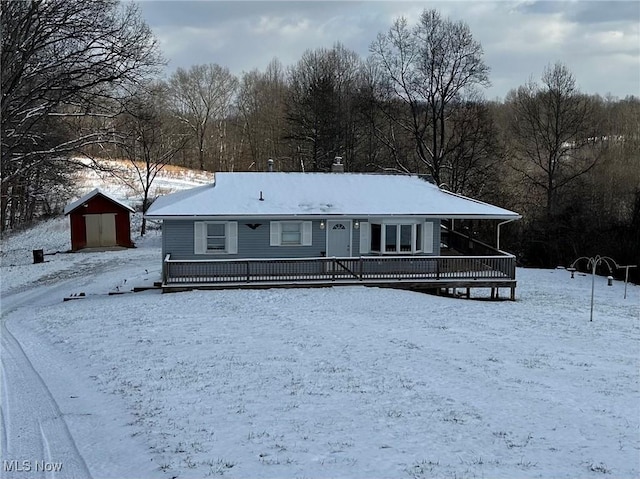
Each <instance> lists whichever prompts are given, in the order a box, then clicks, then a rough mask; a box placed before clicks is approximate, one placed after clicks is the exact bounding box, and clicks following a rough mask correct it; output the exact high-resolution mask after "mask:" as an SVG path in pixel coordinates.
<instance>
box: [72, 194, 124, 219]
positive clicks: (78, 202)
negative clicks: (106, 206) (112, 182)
mask: <svg viewBox="0 0 640 479" xmlns="http://www.w3.org/2000/svg"><path fill="white" fill-rule="evenodd" d="M97 195H101V196H104V197H105V198H106V199H108V200H109V201H111V202H113V203H115V204H117V205H119V206H122V207H123V208H126V209H128V210H129V211H131V212H132V213H135V210H134V209H133V208H132V207H131V206H129V205H127V204H125V203H123V202H122V201H120V200H117V199H116V198H114V197H113V196H111V195H110V194H108V193H105V192H104V191H102V190H101V189H100V188H96V189H94V190H92V191H90V192H89V193H87V194H86V195H84V196H83V197H82V198H79V199H77V200H76V201H74V202H73V203H69V204H68V205H67V206H65V208H64V214H65V215H68V214H69V213H71V212H72V211H73V210H75V209H76V208H78V207H80V206H81V205H82V204H83V203H86V202H87V201H89V200H90V199H91V198H93V197H94V196H97Z"/></svg>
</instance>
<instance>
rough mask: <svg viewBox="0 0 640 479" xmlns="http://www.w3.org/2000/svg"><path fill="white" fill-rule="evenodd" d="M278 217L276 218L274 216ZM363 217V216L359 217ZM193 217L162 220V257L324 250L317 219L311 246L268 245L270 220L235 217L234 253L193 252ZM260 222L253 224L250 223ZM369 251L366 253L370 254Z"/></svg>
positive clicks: (356, 248)
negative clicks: (236, 231)
mask: <svg viewBox="0 0 640 479" xmlns="http://www.w3.org/2000/svg"><path fill="white" fill-rule="evenodd" d="M274 221H277V218H274ZM361 221H363V220H361ZM427 221H432V222H433V223H434V227H433V235H434V241H433V253H432V255H439V254H440V221H439V220H427ZM194 223H195V221H194V220H164V221H163V225H162V257H163V258H164V257H166V255H167V254H171V259H175V260H202V259H244V258H318V257H321V256H325V254H326V240H327V231H326V229H321V228H320V220H313V222H312V229H311V234H312V244H311V246H270V224H269V223H270V221H269V220H264V219H261V220H242V221H238V250H237V254H204V255H203V254H194ZM256 224H259V225H260V226H258V227H256V228H255V229H254V228H251V227H249V225H252V226H255V225H256ZM351 233H352V234H351V241H352V243H351V245H352V248H351V251H353V252H354V256H359V255H360V254H359V252H360V231H359V230H357V229H355V228H353V225H352V230H351ZM372 255H374V254H370V255H367V256H372Z"/></svg>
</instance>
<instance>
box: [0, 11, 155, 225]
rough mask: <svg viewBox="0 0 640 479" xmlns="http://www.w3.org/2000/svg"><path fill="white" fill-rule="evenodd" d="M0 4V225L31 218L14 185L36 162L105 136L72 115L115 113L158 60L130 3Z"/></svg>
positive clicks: (149, 36)
mask: <svg viewBox="0 0 640 479" xmlns="http://www.w3.org/2000/svg"><path fill="white" fill-rule="evenodd" d="M0 8H1V14H0V19H1V21H2V54H1V57H2V58H1V76H2V84H1V89H2V204H1V207H0V213H1V214H2V219H1V221H0V228H1V229H4V228H5V227H6V226H7V224H8V223H12V222H14V221H18V222H20V221H28V220H30V219H31V218H30V217H29V215H28V214H27V212H28V211H29V209H30V208H31V206H30V202H31V199H30V198H29V197H28V192H25V191H24V190H23V189H22V188H20V187H19V185H21V184H24V183H25V182H29V179H30V178H34V177H36V173H35V172H36V170H37V169H38V168H39V167H40V166H41V165H43V164H45V163H49V164H51V163H52V162H53V163H55V162H56V161H60V159H64V158H65V157H66V156H67V155H69V154H71V153H74V152H78V151H80V150H81V149H82V148H83V147H86V146H87V145H91V144H94V143H96V142H99V141H104V140H106V133H105V130H103V129H96V128H91V129H90V130H88V131H85V130H78V129H77V128H76V127H77V126H78V125H79V124H80V123H78V122H77V121H76V120H77V119H78V118H87V117H102V118H107V117H113V116H114V115H116V114H117V113H118V112H119V111H120V100H121V99H122V98H123V97H126V96H127V95H128V93H127V91H128V90H130V89H131V88H132V87H133V86H134V85H136V84H137V83H138V82H139V81H140V80H141V79H142V78H143V77H144V76H146V75H148V74H150V73H153V72H154V71H155V69H156V68H157V67H158V66H159V65H160V64H161V58H160V56H159V53H158V50H157V47H156V43H155V40H154V38H153V36H152V34H151V31H150V30H149V28H148V27H147V25H146V24H145V23H144V22H143V21H142V20H141V18H140V16H139V14H138V11H137V9H136V7H135V5H133V4H129V5H127V6H124V7H122V6H121V5H120V4H119V2H118V1H116V0H95V1H91V2H86V1H82V0H48V1H43V0H29V1H2V3H1V5H0ZM14 186H16V188H15V191H14ZM25 194H27V196H24V195H25ZM16 205H22V206H20V207H17V206H16ZM20 210H21V211H22V213H19V211H20ZM9 214H18V215H20V217H19V218H17V219H16V218H8V215H9Z"/></svg>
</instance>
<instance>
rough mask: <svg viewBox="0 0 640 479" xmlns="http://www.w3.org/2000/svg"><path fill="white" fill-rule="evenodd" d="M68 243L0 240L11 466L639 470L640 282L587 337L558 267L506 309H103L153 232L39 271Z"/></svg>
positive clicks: (145, 276)
mask: <svg viewBox="0 0 640 479" xmlns="http://www.w3.org/2000/svg"><path fill="white" fill-rule="evenodd" d="M66 228H68V226H67V221H65V220H64V219H55V220H51V221H49V222H46V223H43V224H41V225H38V226H37V227H36V228H34V229H32V230H30V231H27V232H24V233H21V234H18V235H14V236H11V237H9V238H8V239H7V240H6V241H5V242H4V244H3V261H2V321H3V338H2V340H3V343H2V344H3V352H2V354H3V375H4V381H5V382H4V387H3V389H4V391H3V398H4V399H3V405H2V407H3V409H2V417H3V424H4V426H3V427H4V430H5V431H7V433H6V438H4V439H3V444H2V446H3V448H2V449H3V451H4V452H3V454H4V457H6V458H10V459H12V458H13V456H12V454H13V455H15V457H16V458H17V459H22V458H23V456H24V457H27V458H34V460H35V459H36V458H38V457H41V455H42V454H44V453H43V452H42V451H41V449H40V448H41V444H42V440H41V439H40V437H41V436H42V437H45V438H46V441H47V444H53V446H51V448H50V449H51V450H50V453H49V454H50V457H51V460H52V461H56V460H59V461H63V462H64V463H65V464H67V466H66V467H67V468H66V469H64V468H63V469H62V474H61V475H60V474H59V475H57V476H56V477H88V476H87V474H89V475H90V476H92V477H94V478H106V477H114V478H115V477H131V478H133V477H136V478H156V477H157V478H171V477H180V478H202V477H213V476H217V475H225V476H228V477H255V478H260V477H264V478H266V477H283V478H296V477H349V478H377V477H394V478H402V477H407V478H451V477H459V478H462V477H464V478H472V477H494V478H499V477H505V478H513V477H517V478H527V477H554V478H562V477H565V478H575V477H594V478H596V477H615V478H633V477H638V476H639V475H640V384H639V383H640V378H639V376H638V368H639V366H640V360H639V356H640V287H638V286H634V285H629V286H628V292H627V298H626V299H623V294H624V284H623V283H621V282H618V281H615V282H614V284H613V286H611V287H609V286H607V285H606V279H605V278H602V277H597V278H596V294H595V296H596V301H595V314H594V321H593V322H589V295H590V291H591V289H590V288H591V278H590V277H588V276H586V275H583V274H577V275H576V277H575V279H571V278H570V274H569V273H568V272H566V271H565V270H529V269H519V270H518V273H517V274H518V280H519V285H518V300H517V301H516V302H510V301H503V302H488V301H473V300H464V299H452V298H442V297H435V296H430V295H425V294H420V293H412V292H407V291H397V290H385V289H375V288H364V287H343V288H321V289H287V290H242V291H217V292H213V291H209V292H188V293H175V294H166V295H162V294H160V293H159V292H157V291H148V292H144V293H136V294H133V293H129V294H123V295H111V296H110V295H108V293H109V292H126V291H130V289H131V287H132V286H135V285H140V284H149V283H150V282H153V281H155V280H157V279H159V277H160V261H161V258H160V248H159V246H158V241H157V240H158V237H157V236H153V235H151V237H149V238H147V239H145V240H144V241H140V240H139V239H138V240H139V241H138V248H136V249H130V250H125V251H115V252H103V253H75V254H69V253H58V254H55V255H49V256H47V257H46V259H47V262H46V263H44V264H37V265H34V264H31V253H30V250H31V249H32V248H34V247H35V246H36V245H37V246H38V247H40V248H44V249H45V251H50V252H53V251H58V250H59V251H63V250H65V242H66V241H68V230H67V229H66ZM79 293H84V294H85V296H84V299H80V300H76V301H68V302H63V301H62V299H63V297H65V296H68V295H70V294H79ZM5 326H6V328H5ZM21 351H23V352H21ZM21 354H22V355H23V356H24V357H25V359H20V358H21V357H22V356H21ZM7 359H10V360H7ZM25 371H27V372H28V373H29V374H27V373H25ZM51 411H54V412H53V413H52V412H51ZM56 411H57V412H56ZM43 414H46V417H43ZM52 414H53V416H55V418H54V419H51V417H52ZM52 421H53V422H52ZM31 424H33V427H32V429H30V427H31ZM42 424H49V425H50V426H48V428H45V429H41V425H42ZM52 424H53V426H52ZM54 426H55V427H54ZM41 430H42V431H43V432H41ZM65 431H67V432H65ZM95 431H100V434H99V435H96V433H95ZM16 434H18V436H16ZM56 447H57V448H58V449H56ZM17 451H20V454H21V456H20V457H18V456H17V455H16V454H18V452H17ZM56 458H57V459H56ZM72 466H73V467H72ZM65 471H66V472H65ZM78 471H79V472H78ZM65 473H66V474H67V475H65ZM7 477H13V476H11V475H9V476H7Z"/></svg>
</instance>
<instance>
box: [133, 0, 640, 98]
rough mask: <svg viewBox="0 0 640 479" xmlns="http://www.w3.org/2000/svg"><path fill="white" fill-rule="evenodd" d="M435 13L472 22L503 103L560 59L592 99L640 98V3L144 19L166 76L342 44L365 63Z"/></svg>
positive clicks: (350, 8) (254, 4)
mask: <svg viewBox="0 0 640 479" xmlns="http://www.w3.org/2000/svg"><path fill="white" fill-rule="evenodd" d="M425 8H436V9H438V10H440V12H441V13H442V14H443V15H445V16H449V17H450V18H452V19H453V20H463V21H465V22H466V23H468V24H469V26H470V28H471V31H472V33H473V35H474V38H476V39H477V40H479V41H480V42H481V43H482V45H483V48H484V51H485V60H486V62H487V63H488V64H489V66H490V67H491V81H492V83H493V86H492V87H491V88H490V89H489V90H488V91H487V92H486V96H487V97H489V98H495V97H503V96H504V95H505V94H506V93H507V92H508V91H509V90H510V89H512V88H516V87H518V86H519V85H522V84H523V83H524V82H526V81H527V80H528V79H529V78H530V77H534V78H539V77H540V75H541V74H542V71H543V69H544V67H545V66H546V65H548V64H549V63H553V62H555V61H561V62H563V63H565V64H567V66H568V67H569V68H570V69H571V71H572V72H573V73H574V74H575V76H576V79H577V81H578V84H579V85H580V87H581V89H582V90H583V91H585V92H588V93H601V94H606V93H609V92H610V93H612V94H614V95H617V96H626V95H629V94H634V95H640V86H639V85H640V83H639V78H640V66H639V64H640V27H639V22H638V20H639V18H638V17H639V16H640V4H638V2H595V1H593V2H592V1H583V2H553V1H542V2H515V1H512V2H504V1H494V2H480V1H466V2H436V3H432V2H429V3H428V4H427V3H424V2H398V1H369V2H342V1H320V2H312V1H309V2H307V1H296V2H286V1H285V2H270V1H251V2H249V1H177V0H175V1H158V0H156V1H146V2H143V3H141V4H140V9H141V13H142V15H143V17H144V18H145V19H146V21H147V22H148V23H149V25H150V26H151V28H152V29H153V30H154V33H155V34H156V36H157V37H158V38H159V40H160V42H161V48H162V49H163V51H164V52H165V56H166V57H168V58H169V60H170V66H169V69H168V71H169V72H171V71H173V70H174V69H175V68H177V67H183V68H188V67H190V66H191V65H194V64H202V63H218V64H220V65H222V66H226V67H228V68H229V69H230V70H231V71H232V72H234V73H235V74H238V75H239V74H241V73H242V72H243V71H249V70H251V69H254V68H257V69H264V68H265V67H266V65H267V64H268V63H269V61H270V60H271V59H272V58H274V57H277V58H278V59H279V60H280V61H281V62H282V63H283V64H284V65H292V64H294V63H295V62H297V61H298V60H299V59H300V57H301V55H302V54H303V52H304V51H305V50H307V49H316V48H321V47H324V48H330V47H331V46H332V45H334V44H335V43H336V42H341V43H342V44H343V45H344V46H345V47H346V48H349V49H352V50H354V51H356V52H357V53H358V54H359V55H360V56H361V57H362V58H365V57H366V56H367V55H368V54H369V51H368V49H369V45H370V43H371V42H372V41H373V40H374V39H375V37H376V35H377V34H378V33H380V32H385V31H387V30H388V29H389V27H390V26H391V23H392V21H393V19H394V18H397V17H398V16H400V15H402V16H405V17H406V18H407V19H408V20H409V21H410V22H415V21H416V20H417V19H418V17H419V15H420V13H421V12H422V10H423V9H425Z"/></svg>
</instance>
